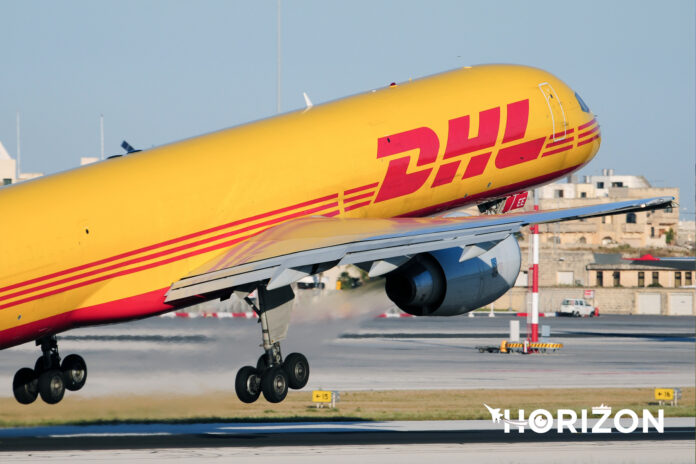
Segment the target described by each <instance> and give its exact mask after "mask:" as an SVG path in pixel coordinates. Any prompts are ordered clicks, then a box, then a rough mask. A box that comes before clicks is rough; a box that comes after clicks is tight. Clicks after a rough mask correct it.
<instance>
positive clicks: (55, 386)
mask: <svg viewBox="0 0 696 464" xmlns="http://www.w3.org/2000/svg"><path fill="white" fill-rule="evenodd" d="M39 394H40V395H41V399H42V400H44V401H45V402H46V403H48V404H56V403H58V402H59V401H60V400H62V399H63V395H65V382H64V381H63V374H62V373H61V372H60V371H59V370H58V369H49V370H47V371H44V372H42V373H41V375H39Z"/></svg>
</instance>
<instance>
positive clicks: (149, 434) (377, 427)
mask: <svg viewBox="0 0 696 464" xmlns="http://www.w3.org/2000/svg"><path fill="white" fill-rule="evenodd" d="M694 422H695V420H694V418H668V419H666V421H665V430H664V433H657V432H655V431H654V430H652V429H651V433H647V434H644V433H638V432H636V433H632V434H626V435H624V434H619V433H617V432H616V431H614V432H613V433H611V434H604V435H601V440H599V439H598V438H600V436H598V435H593V434H570V433H562V434H559V433H557V432H555V431H553V432H550V433H547V434H536V433H532V432H529V431H527V433H525V434H518V433H515V432H512V433H509V434H505V433H504V432H503V430H502V426H501V425H500V424H494V423H492V422H491V421H487V420H486V421H422V422H398V421H396V422H325V423H294V424H292V423H291V424H288V423H261V424H243V423H212V424H200V423H199V424H178V425H177V424H120V425H96V426H94V425H93V426H60V427H36V428H24V429H21V428H20V429H5V430H0V459H2V460H3V461H5V460H7V461H10V460H11V462H15V461H22V460H27V459H29V460H31V461H36V460H42V461H43V460H48V459H50V460H51V462H68V461H69V460H70V459H73V460H74V459H77V458H79V459H80V460H81V461H83V460H85V459H86V460H87V462H89V461H90V460H107V461H109V460H110V461H122V460H123V461H125V460H132V459H147V460H155V461H160V460H162V461H164V460H199V459H205V460H208V461H212V460H222V459H227V458H231V457H240V458H241V457H243V458H244V460H245V462H250V461H251V462H260V461H264V460H267V459H269V458H273V457H280V456H282V457H283V460H284V461H286V462H300V461H302V462H322V461H323V462H325V460H326V459H327V458H331V459H332V461H334V460H335V458H337V459H338V461H335V462H356V461H355V459H356V458H357V456H356V453H357V454H358V455H359V456H360V461H361V462H367V463H369V462H383V460H384V459H385V458H386V459H390V460H391V459H397V458H398V460H399V462H419V460H421V459H422V458H423V456H424V454H426V453H427V455H429V456H433V455H434V456H439V457H440V458H442V459H441V461H442V462H456V461H457V459H459V460H461V457H462V456H466V457H467V458H469V459H471V458H473V457H476V462H500V461H499V460H500V459H506V458H510V457H515V453H519V452H520V448H525V447H526V448H528V450H527V451H528V456H527V457H532V456H534V457H535V460H534V461H532V460H531V459H530V460H529V461H525V459H524V455H521V454H518V455H517V456H516V457H515V460H516V461H517V462H554V461H553V459H552V458H553V457H554V456H555V457H556V459H557V458H558V456H559V454H558V453H564V454H565V456H566V458H564V460H565V462H588V461H587V458H588V457H591V458H592V461H591V462H624V461H622V459H623V460H627V459H630V462H649V461H648V459H652V460H653V461H652V462H656V461H657V460H659V462H686V461H687V460H688V458H689V456H691V457H693V453H694V441H693V437H694ZM529 447H534V448H529ZM100 450H102V451H100ZM103 450H108V451H103ZM581 450H582V456H583V459H584V461H574V460H573V456H572V455H569V454H568V453H569V452H570V451H574V452H577V451H581ZM26 451H31V454H30V455H27V454H26V453H25V452H26ZM348 458H350V459H353V460H350V459H348ZM492 459H495V460H492ZM670 459H671V460H670ZM73 462H74V461H73Z"/></svg>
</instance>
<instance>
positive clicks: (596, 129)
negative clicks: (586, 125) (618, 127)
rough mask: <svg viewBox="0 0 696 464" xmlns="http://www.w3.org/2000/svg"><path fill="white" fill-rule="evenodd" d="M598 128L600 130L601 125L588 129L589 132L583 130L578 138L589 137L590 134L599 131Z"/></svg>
mask: <svg viewBox="0 0 696 464" xmlns="http://www.w3.org/2000/svg"><path fill="white" fill-rule="evenodd" d="M598 130H599V126H595V127H593V128H592V129H590V130H588V131H587V132H583V133H582V134H580V135H578V139H581V138H584V137H587V136H588V135H592V134H594V133H595V132H597V131H598Z"/></svg>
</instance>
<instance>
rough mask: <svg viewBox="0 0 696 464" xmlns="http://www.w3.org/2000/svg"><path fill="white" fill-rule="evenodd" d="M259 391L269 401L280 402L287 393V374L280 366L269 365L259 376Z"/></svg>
mask: <svg viewBox="0 0 696 464" xmlns="http://www.w3.org/2000/svg"><path fill="white" fill-rule="evenodd" d="M261 391H262V392H263V396H264V398H266V401H268V402H269V403H280V402H281V401H283V400H284V399H285V397H286V396H287V395H288V374H287V373H286V372H285V370H284V369H283V368H281V367H280V366H275V367H271V368H270V369H268V370H267V371H266V372H264V373H263V376H262V377H261Z"/></svg>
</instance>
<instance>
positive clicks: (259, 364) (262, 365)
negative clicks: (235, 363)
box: [256, 353, 268, 375]
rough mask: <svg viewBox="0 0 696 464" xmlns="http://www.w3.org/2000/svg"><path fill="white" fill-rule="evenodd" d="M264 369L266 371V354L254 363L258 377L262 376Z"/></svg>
mask: <svg viewBox="0 0 696 464" xmlns="http://www.w3.org/2000/svg"><path fill="white" fill-rule="evenodd" d="M266 369H268V357H267V356H266V353H264V354H262V355H261V356H259V360H258V361H256V370H257V371H259V375H262V374H263V373H264V371H265V370H266Z"/></svg>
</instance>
